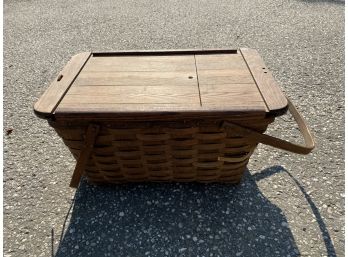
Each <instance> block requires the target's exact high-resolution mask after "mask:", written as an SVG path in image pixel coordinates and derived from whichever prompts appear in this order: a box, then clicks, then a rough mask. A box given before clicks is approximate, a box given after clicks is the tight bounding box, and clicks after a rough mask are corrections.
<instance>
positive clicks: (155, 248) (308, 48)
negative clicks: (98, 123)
mask: <svg viewBox="0 0 348 257" xmlns="http://www.w3.org/2000/svg"><path fill="white" fill-rule="evenodd" d="M238 47H249V48H255V49H257V50H258V51H259V53H260V54H261V56H262V57H263V59H264V61H265V63H266V64H267V66H268V68H269V69H270V70H271V71H272V72H273V75H274V76H275V78H276V80H277V81H278V82H279V84H280V85H281V87H282V89H283V91H284V92H285V93H286V95H287V96H289V98H290V99H292V101H293V102H294V104H295V105H296V106H297V107H298V109H299V110H300V111H301V113H302V114H303V116H304V117H305V118H306V119H307V121H308V124H309V126H310V127H311V129H312V132H313V134H314V136H315V138H316V143H317V147H316V149H315V150H314V151H313V153H311V154H310V155H307V156H301V155H296V154H292V153H287V152H284V151H280V150H277V149H274V148H271V147H268V146H263V145H260V146H259V147H258V148H257V150H256V152H255V154H254V155H253V156H252V158H251V160H250V163H249V165H248V168H249V170H248V171H246V175H245V177H244V178H243V181H242V183H241V184H240V185H239V186H237V187H235V186H226V185H196V184H184V185H182V184H140V185H124V186H111V187H110V186H109V187H102V188H100V187H94V186H90V185H88V184H87V183H86V182H85V181H83V182H82V184H81V186H80V188H79V189H78V190H77V191H75V190H73V189H71V188H69V187H68V184H69V179H70V177H71V174H72V170H73V168H74V164H75V161H74V159H73V157H72V156H71V154H70V153H69V151H68V150H67V148H66V147H65V146H64V144H63V142H62V141H61V139H60V138H59V137H58V136H57V135H56V133H55V132H54V130H53V129H52V128H50V127H49V126H48V124H47V122H46V121H45V120H41V119H39V118H37V117H35V116H34V113H33V111H32V106H33V103H34V102H35V101H36V100H37V99H38V98H39V96H40V95H41V94H42V93H43V91H44V90H45V89H46V88H47V87H48V85H49V84H50V82H51V80H52V79H53V78H54V77H55V76H56V75H57V74H58V72H59V71H60V70H61V69H62V68H63V66H64V64H65V63H66V62H67V61H68V60H69V59H70V57H71V56H72V55H74V54H76V53H79V52H84V51H112V50H123V49H128V50H132V49H172V48H173V49H185V48H238ZM268 133H270V134H273V135H275V136H280V137H283V138H286V139H289V140H294V141H296V140H297V141H299V142H300V141H301V139H300V135H299V131H298V130H297V129H296V127H295V125H294V123H293V120H292V119H291V118H290V116H289V115H287V116H284V117H281V118H279V119H277V121H276V122H275V123H274V124H272V125H271V126H270V127H269V130H268ZM343 144H344V2H343V1H326V0H279V1H272V0H264V1H260V0H247V1H236V0H221V1H208V0H203V1H199V0H191V1H186V0H178V1H171V0H168V1H164V0H156V1H145V0H138V1H124V0H102V1H97V0H90V1H82V0H72V1H46V0H37V1H29V0H27V1H18V0H13V1H8V0H5V3H4V158H5V162H4V256H6V257H17V256H23V257H24V256H25V257H29V256H51V255H52V254H53V255H55V256H57V257H61V256H73V257H75V256H97V257H99V256H132V257H135V256H313V257H314V256H315V257H317V256H344V151H343V150H344V145H343ZM70 207H71V209H70V210H69V208H70ZM62 231H63V233H62Z"/></svg>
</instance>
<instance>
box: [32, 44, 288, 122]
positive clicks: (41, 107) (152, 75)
mask: <svg viewBox="0 0 348 257" xmlns="http://www.w3.org/2000/svg"><path fill="white" fill-rule="evenodd" d="M287 105H288V102H287V99H286V97H285V96H284V95H283V93H282V92H281V90H280V88H279V86H278V85H277V83H276V82H275V80H274V78H273V77H272V75H271V73H270V71H269V70H268V69H267V68H266V66H265V64H264V63H263V61H262V59H261V57H260V56H259V54H258V53H257V51H256V50H253V49H246V48H242V49H239V50H176V51H173V50H167V51H130V52H126V51H124V52H113V53H82V54H78V55H76V56H74V57H73V58H72V59H71V61H70V62H69V63H68V64H67V65H66V67H65V68H64V69H63V71H62V72H61V73H60V74H59V75H58V77H57V78H56V79H55V81H54V82H53V83H52V84H51V86H50V87H49V88H48V89H47V91H46V92H45V93H44V94H43V95H42V97H41V98H40V99H39V100H38V102H37V103H36V104H35V106H34V111H35V113H36V114H37V115H38V116H40V117H43V118H49V117H55V118H57V119H59V118H62V119H63V118H112V119H137V120H145V119H150V118H152V119H156V117H158V118H159V119H161V118H164V117H173V118H178V117H197V116H199V117H219V116H220V117H225V118H227V117H237V116H238V117H243V116H244V117H246V116H255V115H256V116H265V115H271V116H277V115H280V114H283V113H284V112H285V111H286V109H287Z"/></svg>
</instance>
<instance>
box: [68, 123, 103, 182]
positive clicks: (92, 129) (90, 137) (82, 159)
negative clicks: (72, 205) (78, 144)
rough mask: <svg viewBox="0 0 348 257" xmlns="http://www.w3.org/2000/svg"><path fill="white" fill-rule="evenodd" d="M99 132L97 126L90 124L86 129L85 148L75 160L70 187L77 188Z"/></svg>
mask: <svg viewBox="0 0 348 257" xmlns="http://www.w3.org/2000/svg"><path fill="white" fill-rule="evenodd" d="M98 132H99V125H96V124H90V125H89V126H88V128H87V132H86V138H85V146H84V148H83V149H82V150H81V152H80V156H79V158H78V159H77V163H76V166H75V170H74V173H73V175H72V178H71V181H70V187H73V188H77V187H78V185H79V183H80V180H81V176H82V174H83V172H84V170H85V167H86V164H87V161H88V159H89V156H90V155H91V152H92V150H93V146H94V143H95V139H96V137H97V135H98Z"/></svg>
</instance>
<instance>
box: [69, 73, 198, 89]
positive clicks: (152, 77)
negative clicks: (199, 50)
mask: <svg viewBox="0 0 348 257" xmlns="http://www.w3.org/2000/svg"><path fill="white" fill-rule="evenodd" d="M91 85H95V86H99V85H103V86H146V85H149V86H163V85H166V86H168V85H170V86H196V85H197V76H196V72H195V71H194V70H192V69H191V72H189V71H181V72H172V71H168V72H155V71H154V72H139V71H131V72H129V71H128V72H88V71H82V72H81V73H80V74H79V76H78V77H77V78H76V80H75V82H74V87H76V86H91Z"/></svg>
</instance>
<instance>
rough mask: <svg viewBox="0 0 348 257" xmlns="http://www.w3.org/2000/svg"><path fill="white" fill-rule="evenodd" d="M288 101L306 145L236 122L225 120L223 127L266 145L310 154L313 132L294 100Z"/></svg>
mask: <svg viewBox="0 0 348 257" xmlns="http://www.w3.org/2000/svg"><path fill="white" fill-rule="evenodd" d="M288 103H289V112H290V113H291V114H292V116H293V117H294V119H295V121H296V123H297V125H298V126H299V128H300V131H301V134H302V136H303V137H304V141H305V145H304V146H302V145H297V144H293V143H290V142H288V141H285V140H282V139H279V138H275V137H272V136H269V135H265V134H262V133H259V132H257V131H254V130H252V129H249V128H245V127H242V126H240V125H238V124H234V123H231V122H226V121H225V122H224V123H223V124H222V126H223V127H225V128H230V129H233V130H235V131H238V132H239V133H241V134H242V135H244V136H247V137H248V138H250V139H252V140H255V142H258V143H263V144H265V145H270V146H273V147H276V148H279V149H283V150H286V151H290V152H293V153H298V154H309V153H310V152H311V151H312V150H313V148H314V146H315V143H314V138H313V136H312V134H311V132H310V131H309V128H308V126H307V124H306V122H305V120H304V119H303V117H302V116H301V114H300V113H299V112H298V111H297V109H296V108H295V106H294V105H293V104H292V102H291V101H290V100H289V99H288Z"/></svg>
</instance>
